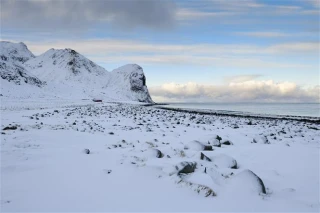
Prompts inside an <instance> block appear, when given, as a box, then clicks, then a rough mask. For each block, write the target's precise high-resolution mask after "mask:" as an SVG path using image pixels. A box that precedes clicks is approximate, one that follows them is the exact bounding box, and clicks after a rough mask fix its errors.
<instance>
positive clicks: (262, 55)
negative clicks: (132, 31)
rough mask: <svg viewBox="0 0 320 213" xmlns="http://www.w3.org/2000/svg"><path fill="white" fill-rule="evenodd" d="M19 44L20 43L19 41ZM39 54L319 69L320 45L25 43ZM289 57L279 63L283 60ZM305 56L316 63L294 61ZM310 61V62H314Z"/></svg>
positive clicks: (115, 60) (116, 60) (101, 60)
mask: <svg viewBox="0 0 320 213" xmlns="http://www.w3.org/2000/svg"><path fill="white" fill-rule="evenodd" d="M15 42H18V41H15ZM25 43H26V44H27V46H28V47H29V49H30V50H31V51H32V52H33V53H35V54H36V55H38V54H41V53H43V52H45V51H47V50H49V49H51V48H56V49H64V48H72V49H75V50H76V51H78V52H79V53H81V54H83V55H85V56H86V57H88V58H90V59H91V60H93V61H95V62H98V63H138V64H141V65H143V64H161V65H163V64H167V65H200V66H215V67H216V68H217V69H220V68H226V67H232V68H253V69H261V68H263V69H274V68H275V69H282V68H290V69H295V70H297V69H318V67H316V65H315V64H317V62H316V61H314V60H315V58H316V56H317V55H318V54H319V43H317V42H304V43H303V42H301V43H283V44H274V45H269V46H257V45H236V44H191V45H189V44H185V45H184V44H158V43H147V42H142V41H133V40H119V39H92V40H76V39H75V40H63V41H56V42H45V41H41V42H35V41H26V42H25ZM278 56H279V57H283V58H287V59H288V60H287V61H288V62H286V61H285V60H283V61H279V57H278ZM291 56H295V57H296V56H303V57H304V58H309V59H310V60H311V61H313V64H310V63H304V62H303V61H302V62H301V61H300V62H295V61H293V60H291V61H290V57H291ZM310 60H309V61H310Z"/></svg>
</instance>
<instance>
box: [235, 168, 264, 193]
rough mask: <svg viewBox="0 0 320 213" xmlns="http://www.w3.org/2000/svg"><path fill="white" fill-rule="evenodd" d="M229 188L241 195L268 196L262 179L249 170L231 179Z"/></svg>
mask: <svg viewBox="0 0 320 213" xmlns="http://www.w3.org/2000/svg"><path fill="white" fill-rule="evenodd" d="M229 186H230V187H232V188H233V189H234V190H237V192H239V193H241V194H244V193H257V194H260V193H262V194H266V188H265V186H264V183H263V181H262V180H261V178H260V177H258V176H257V175H256V174H255V173H253V172H252V171H251V170H248V169H247V170H244V171H242V172H240V173H239V174H237V175H235V176H233V177H232V178H230V181H229Z"/></svg>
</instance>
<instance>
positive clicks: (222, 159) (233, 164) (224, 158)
mask: <svg viewBox="0 0 320 213" xmlns="http://www.w3.org/2000/svg"><path fill="white" fill-rule="evenodd" d="M211 160H212V161H213V163H214V164H215V165H217V166H218V167H219V168H230V169H237V168H238V165H237V161H236V160H235V159H234V158H232V157H230V156H229V155H225V154H220V155H217V156H214V157H212V158H211Z"/></svg>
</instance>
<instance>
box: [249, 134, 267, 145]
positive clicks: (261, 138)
mask: <svg viewBox="0 0 320 213" xmlns="http://www.w3.org/2000/svg"><path fill="white" fill-rule="evenodd" d="M251 143H260V144H270V141H269V140H268V138H267V136H260V135H259V136H257V137H254V138H253V139H252V142H251Z"/></svg>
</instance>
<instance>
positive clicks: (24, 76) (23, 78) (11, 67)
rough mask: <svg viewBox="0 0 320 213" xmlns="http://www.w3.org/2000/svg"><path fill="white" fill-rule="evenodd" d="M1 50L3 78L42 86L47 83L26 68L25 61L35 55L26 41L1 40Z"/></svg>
mask: <svg viewBox="0 0 320 213" xmlns="http://www.w3.org/2000/svg"><path fill="white" fill-rule="evenodd" d="M0 50H1V52H0V75H1V79H3V80H6V81H9V82H12V83H14V84H16V85H22V84H31V85H34V86H38V87H41V86H43V85H44V84H45V83H44V82H43V81H41V80H40V79H39V78H37V77H36V76H34V75H32V74H31V73H30V72H29V71H28V70H27V69H26V68H25V66H24V64H23V63H24V62H26V61H28V60H30V59H32V58H34V57H35V56H34V55H33V54H32V53H31V52H30V51H29V49H28V48H27V46H26V45H25V44H24V43H16V44H15V43H11V42H0ZM1 85H2V84H1Z"/></svg>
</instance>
